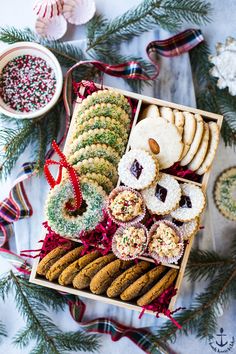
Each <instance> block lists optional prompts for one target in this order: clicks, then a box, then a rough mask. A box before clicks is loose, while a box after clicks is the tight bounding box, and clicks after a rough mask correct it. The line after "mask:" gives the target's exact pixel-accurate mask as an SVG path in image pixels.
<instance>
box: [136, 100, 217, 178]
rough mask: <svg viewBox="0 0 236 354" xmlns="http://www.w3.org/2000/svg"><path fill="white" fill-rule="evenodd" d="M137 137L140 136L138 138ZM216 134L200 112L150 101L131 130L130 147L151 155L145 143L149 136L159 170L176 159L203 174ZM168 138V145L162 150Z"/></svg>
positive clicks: (214, 148)
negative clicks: (172, 107) (156, 146)
mask: <svg viewBox="0 0 236 354" xmlns="http://www.w3.org/2000/svg"><path fill="white" fill-rule="evenodd" d="M140 134H142V135H140ZM138 136H142V137H143V139H138ZM219 137H220V130H219V127H218V125H217V123H216V122H212V121H210V122H208V123H207V122H205V121H204V120H203V118H202V116H201V115H200V114H193V113H190V112H184V111H179V110H176V109H171V108H169V107H162V106H161V107H158V106H156V105H153V104H151V105H147V106H146V107H145V108H144V109H143V111H142V112H141V121H140V122H139V123H138V124H137V125H136V126H135V128H134V129H133V131H132V135H131V147H132V148H144V149H145V150H148V149H150V150H151V151H152V153H154V154H155V151H154V150H153V149H152V146H151V145H150V144H148V141H149V139H152V140H154V141H156V142H157V144H158V145H159V147H160V151H158V152H157V154H158V155H157V156H158V159H159V162H160V167H161V169H165V168H168V167H170V166H172V165H173V164H174V163H175V162H178V161H179V162H180V165H181V166H187V167H188V169H190V170H191V171H195V172H196V174H198V175H203V174H204V173H206V172H207V171H208V170H209V168H210V167H211V164H212V162H213V159H214V156H215V153H216V149H217V146H218V143H219ZM168 141H169V142H171V144H170V145H169V148H168V151H166V150H165V147H166V142H168Z"/></svg>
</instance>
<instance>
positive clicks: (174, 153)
mask: <svg viewBox="0 0 236 354" xmlns="http://www.w3.org/2000/svg"><path fill="white" fill-rule="evenodd" d="M150 141H155V142H156V144H158V146H159V149H158V151H157V153H154V151H152V150H151V146H150ZM129 142H130V146H131V149H143V150H146V151H148V152H151V153H153V154H154V155H155V156H156V157H157V159H158V162H159V166H160V169H165V168H168V167H170V166H172V165H173V164H174V163H175V162H177V161H178V160H179V158H180V156H181V154H182V151H183V143H182V137H181V135H180V134H179V132H178V129H177V128H176V126H175V125H174V124H173V123H170V122H169V121H167V120H166V119H165V118H162V117H160V118H158V119H156V118H146V119H143V120H141V121H140V122H138V123H137V124H136V125H135V126H134V127H133V129H132V131H131V134H130V140H129Z"/></svg>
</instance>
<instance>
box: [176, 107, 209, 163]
mask: <svg viewBox="0 0 236 354" xmlns="http://www.w3.org/2000/svg"><path fill="white" fill-rule="evenodd" d="M194 118H195V120H196V131H195V134H194V138H193V140H192V143H191V145H190V148H189V150H188V152H187V153H186V155H185V156H184V157H183V158H182V159H181V161H180V165H181V166H186V165H188V164H189V163H190V162H191V161H192V159H193V158H194V156H195V154H196V152H197V151H198V148H199V145H200V143H201V140H202V136H203V132H204V122H203V119H202V117H201V116H200V114H195V116H194Z"/></svg>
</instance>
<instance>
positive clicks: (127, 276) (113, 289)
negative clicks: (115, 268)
mask: <svg viewBox="0 0 236 354" xmlns="http://www.w3.org/2000/svg"><path fill="white" fill-rule="evenodd" d="M150 265H151V264H150V262H146V261H141V262H139V263H137V264H135V265H134V266H133V267H131V268H129V269H127V270H126V271H125V272H124V273H122V274H121V275H120V276H119V277H117V278H116V279H115V280H114V281H113V282H112V283H111V285H110V286H109V288H108V289H107V296H108V297H117V296H119V295H120V294H121V293H122V292H123V291H124V290H125V289H126V288H127V287H128V286H129V285H131V284H132V283H133V282H134V281H135V280H136V279H138V278H139V277H140V276H141V275H142V274H143V273H144V272H145V271H147V269H148V268H149V267H150Z"/></svg>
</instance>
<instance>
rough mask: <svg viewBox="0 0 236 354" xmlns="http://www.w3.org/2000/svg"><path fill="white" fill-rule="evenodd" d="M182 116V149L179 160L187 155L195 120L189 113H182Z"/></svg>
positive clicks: (194, 129)
mask: <svg viewBox="0 0 236 354" xmlns="http://www.w3.org/2000/svg"><path fill="white" fill-rule="evenodd" d="M183 115H184V132H183V143H184V148H183V152H182V155H181V159H183V158H184V157H185V155H186V154H187V153H188V151H189V149H190V146H191V144H192V141H193V138H194V134H195V131H196V119H195V118H194V115H193V114H192V113H190V112H183Z"/></svg>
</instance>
